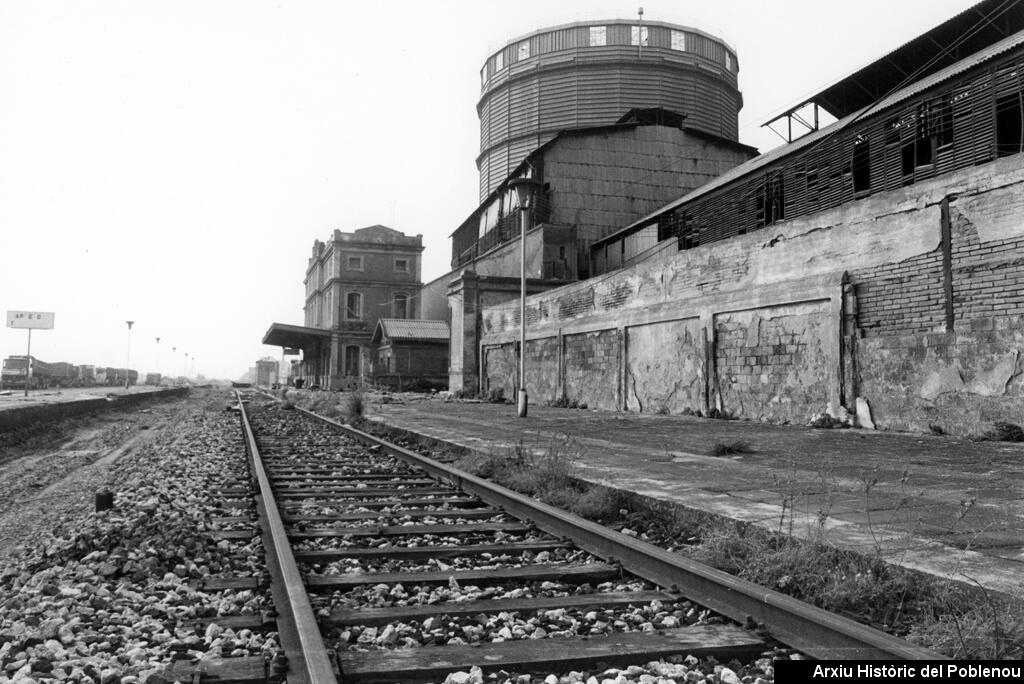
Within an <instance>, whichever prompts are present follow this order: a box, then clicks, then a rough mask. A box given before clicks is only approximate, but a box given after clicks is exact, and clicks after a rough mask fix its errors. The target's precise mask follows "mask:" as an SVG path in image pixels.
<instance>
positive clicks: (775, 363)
mask: <svg viewBox="0 0 1024 684" xmlns="http://www.w3.org/2000/svg"><path fill="white" fill-rule="evenodd" d="M943 206H948V212H947V213H946V214H944V213H943ZM944 216H948V222H945V221H944V218H943V217H944ZM844 273H846V274H848V280H849V283H850V291H849V292H847V293H846V294H843V293H842V292H841V290H842V288H841V287H840V286H838V285H836V283H838V282H839V280H838V279H837V278H836V274H839V275H840V276H841V275H842V274H844ZM837 292H839V294H837ZM787 307H795V308H792V309H788V308H787ZM808 307H810V308H808ZM527 308H528V314H527V318H528V320H529V326H528V332H529V334H530V336H531V338H535V339H541V338H552V337H555V336H557V335H561V336H562V337H563V338H564V339H565V340H568V339H569V338H570V337H573V336H587V335H589V336H592V337H593V338H594V339H598V338H599V339H601V340H602V341H601V343H600V345H603V346H602V348H603V349H606V351H604V352H602V353H603V356H602V357H601V358H603V359H605V360H606V361H607V363H605V364H604V365H601V366H600V367H599V368H598V367H595V368H594V369H593V373H594V376H593V377H594V379H593V380H592V379H590V378H589V377H587V372H589V371H585V370H584V369H587V368H589V367H590V366H589V365H588V364H591V363H592V361H593V357H594V353H593V352H594V350H593V349H592V348H590V346H588V345H586V344H575V343H574V345H573V346H572V347H571V348H570V346H569V345H568V344H566V345H565V346H564V348H563V357H564V358H563V359H562V362H561V364H562V366H561V367H562V368H563V369H564V371H563V372H564V373H565V375H564V386H565V390H566V395H567V396H568V397H569V398H571V399H576V400H577V401H581V402H586V403H588V404H589V405H591V406H601V407H607V408H618V409H627V410H643V411H658V410H662V408H663V407H664V408H667V409H668V410H669V411H672V412H678V411H683V410H685V409H687V408H691V407H693V406H694V405H695V404H696V403H697V399H696V398H697V397H698V396H700V395H701V392H702V391H704V388H705V387H708V388H710V389H711V394H710V395H708V396H705V397H703V401H704V402H708V401H709V400H710V405H711V406H713V405H714V403H715V402H714V400H715V399H718V400H720V401H721V402H722V406H721V408H723V409H726V410H732V411H736V412H738V413H741V415H742V416H744V417H748V418H751V419H759V420H770V421H784V420H789V421H797V422H803V421H804V420H806V419H807V418H809V417H810V416H813V415H816V414H818V413H820V412H822V411H824V410H825V409H826V407H827V406H828V405H829V404H831V406H832V408H834V409H838V407H839V404H840V402H839V401H838V400H841V401H842V402H843V403H844V404H845V407H846V408H847V409H848V410H850V411H854V410H855V408H856V404H857V400H858V399H859V400H860V401H861V403H862V404H863V402H864V400H866V401H867V403H868V405H870V408H871V411H872V417H873V419H874V422H875V423H876V424H877V425H878V426H879V427H880V428H883V429H916V430H927V429H928V426H929V424H935V425H940V426H942V427H943V429H945V430H947V431H950V432H960V433H964V432H973V433H977V432H980V431H983V430H984V429H987V428H986V427H985V423H991V422H992V421H995V420H1006V421H1008V422H1014V423H1024V410H1022V407H1024V401H1022V400H1024V389H1022V388H1021V383H1022V379H1021V378H1022V376H1024V360H1022V359H1024V339H1022V338H1021V335H1022V333H1020V332H1018V331H1019V330H1021V328H1022V327H1024V164H1022V158H1021V156H1020V155H1014V156H1013V157H1007V158H1005V159H1000V160H997V161H994V162H990V163H988V164H983V165H979V166H977V167H972V168H971V169H965V170H963V171H958V172H956V173H951V174H946V175H943V176H941V177H939V178H936V179H933V180H930V181H922V182H919V183H916V184H914V185H912V186H908V187H904V188H901V189H899V190H894V191H890V192H884V193H879V194H877V195H873V196H871V197H869V198H867V199H864V200H859V201H854V202H850V203H847V204H845V205H843V206H841V207H839V208H836V209H832V210H829V211H826V212H822V213H820V214H816V215H813V216H808V217H804V218H801V219H797V220H793V221H785V222H781V223H779V224H776V225H772V226H769V227H768V228H766V229H764V230H760V231H756V232H754V233H750V234H747V235H742V236H737V237H735V238H730V239H729V240H724V241H721V242H715V243H710V244H706V245H702V246H700V247H697V248H694V249H691V250H686V251H683V252H678V253H676V254H661V255H659V256H658V257H656V258H652V259H651V260H649V261H645V262H641V263H639V264H637V265H634V266H631V267H629V268H625V269H622V270H621V271H616V272H613V273H609V274H605V275H604V276H602V277H600V278H595V279H593V280H588V281H582V282H579V283H574V284H571V285H568V286H565V287H561V288H557V289H554V290H551V291H549V292H546V293H544V294H541V295H537V296H533V297H530V299H529V301H528V304H527ZM513 314H514V312H510V311H508V310H505V309H502V308H500V307H493V308H486V309H484V311H483V312H482V317H483V321H484V325H483V330H484V342H485V343H489V344H503V343H507V342H508V341H509V340H511V339H513V338H514V337H515V336H516V335H517V334H518V321H517V320H516V317H515V316H514V315H513ZM755 316H756V317H758V321H759V322H758V323H757V326H756V327H755V326H754V324H753V321H754V320H755ZM697 319H699V320H700V326H701V328H702V330H701V336H703V335H704V334H707V335H708V341H709V343H710V344H711V345H717V346H713V347H712V348H713V349H718V352H717V353H716V354H715V356H714V359H713V361H714V364H713V366H712V367H709V368H705V367H704V366H705V365H706V364H705V361H704V359H705V358H707V357H706V356H704V357H702V356H701V353H700V351H698V350H699V349H701V348H702V347H700V345H698V344H697V343H696V342H695V340H697V339H701V340H702V337H701V338H698V337H697V336H696V334H697V333H696V329H694V328H692V327H688V326H693V325H696V324H695V323H685V324H683V323H681V322H680V321H684V320H687V321H689V320H697ZM950 327H951V329H950V330H947V328H950ZM755 333H756V335H757V337H756V339H755V337H754V334H755ZM936 335H939V337H935V336H936ZM762 337H763V339H762ZM940 338H941V339H940ZM776 340H777V341H776ZM616 344H617V345H618V346H617V347H615V346H613V345H616ZM701 344H703V342H702V341H701ZM780 345H781V346H780ZM729 350H735V351H734V352H730V351H729ZM705 353H706V352H705ZM730 354H733V355H731V356H730ZM611 359H617V360H618V361H617V363H618V364H619V365H618V373H617V374H616V372H615V370H614V369H613V368H612V365H611V363H610V360H611ZM738 359H742V361H738ZM570 368H572V369H573V370H572V373H571V377H570V372H569V369H570ZM702 372H703V373H706V374H709V375H711V377H710V378H708V380H707V382H706V383H704V381H703V380H702V381H698V380H697V379H698V376H699V374H700V373H702ZM734 378H735V380H734ZM744 378H745V380H744ZM715 388H717V395H715V391H716V389H715ZM708 407H709V404H708V403H705V408H708Z"/></svg>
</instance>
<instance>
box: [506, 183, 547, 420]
mask: <svg viewBox="0 0 1024 684" xmlns="http://www.w3.org/2000/svg"><path fill="white" fill-rule="evenodd" d="M508 186H509V187H510V188H512V189H513V190H515V191H516V195H518V197H519V397H518V401H517V402H516V410H517V412H518V414H519V417H520V418H525V417H526V409H527V404H528V401H527V397H526V224H527V223H528V221H529V216H527V214H528V213H529V212H530V210H531V209H532V208H533V199H534V193H535V192H536V191H537V189H538V188H539V187H540V183H539V182H537V181H535V180H533V179H532V178H515V179H513V180H511V181H509V184H508Z"/></svg>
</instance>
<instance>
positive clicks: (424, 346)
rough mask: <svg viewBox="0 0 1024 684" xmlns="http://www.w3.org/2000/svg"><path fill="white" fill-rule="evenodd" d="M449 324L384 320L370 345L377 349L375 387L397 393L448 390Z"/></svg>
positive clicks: (378, 325) (444, 322)
mask: <svg viewBox="0 0 1024 684" xmlns="http://www.w3.org/2000/svg"><path fill="white" fill-rule="evenodd" d="M449 337H450V335H449V331H448V322H447V321H424V320H413V319H396V318H382V319H380V320H378V321H377V327H376V328H375V329H374V331H373V337H372V338H371V340H370V342H371V344H373V345H375V347H376V357H375V358H374V363H373V383H374V384H375V385H385V386H388V387H395V388H397V389H428V388H433V387H437V388H447V387H448V340H449Z"/></svg>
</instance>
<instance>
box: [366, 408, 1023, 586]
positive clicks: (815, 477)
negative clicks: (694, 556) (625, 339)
mask: <svg viewBox="0 0 1024 684" xmlns="http://www.w3.org/2000/svg"><path fill="white" fill-rule="evenodd" d="M404 396H408V395H404ZM366 413H367V415H366V417H367V418H368V419H370V420H375V421H379V422H381V423H385V424H387V425H391V426H394V427H396V428H401V429H404V430H409V431H411V432H415V433H418V434H421V435H425V436H428V437H432V438H435V439H440V440H444V441H447V442H451V443H453V444H457V445H460V446H463V447H468V448H470V449H475V450H478V451H482V452H488V453H498V454H502V453H508V451H509V450H511V449H513V448H515V447H516V445H518V444H519V443H522V444H523V445H524V446H525V447H526V448H529V449H533V450H546V449H551V448H556V449H560V450H561V451H562V452H563V453H567V454H569V455H571V456H572V457H573V458H574V459H575V469H576V474H577V475H578V476H579V477H581V478H583V479H585V480H590V481H593V482H597V483H600V484H603V485H607V486H610V487H615V488H618V489H623V490H628V491H631V492H636V493H638V494H642V495H645V496H649V497H653V498H655V499H659V500H664V501H668V502H672V503H676V504H680V505H683V506H689V507H693V508H699V509H703V510H707V511H710V512H713V513H716V514H720V515H723V516H728V517H730V518H734V519H737V520H743V521H747V522H752V523H756V524H759V525H762V526H763V527H766V528H769V529H772V530H777V529H779V527H780V525H781V526H782V527H783V528H784V529H785V530H787V531H788V530H789V529H790V528H791V529H792V533H793V534H795V535H797V536H801V537H806V538H819V537H821V538H823V539H824V540H825V541H826V542H828V543H831V544H834V545H836V546H839V547H844V548H849V549H852V550H856V551H860V552H863V553H869V554H875V553H878V554H880V555H881V556H882V557H883V558H885V559H886V560H888V561H890V562H893V563H898V564H901V565H904V566H907V567H910V568H914V569H917V570H922V571H925V572H929V573H932V574H934V575H938V576H941V577H951V578H953V579H956V580H959V581H963V582H967V583H969V584H974V583H975V582H977V583H980V584H981V585H983V586H985V587H987V588H989V589H992V590H996V591H1000V592H1004V593H1014V594H1020V592H1021V587H1022V585H1024V444H1020V443H1017V444H1011V443H997V442H972V441H969V440H964V439H958V438H952V437H945V436H931V435H912V434H901V433H887V432H874V431H869V430H834V429H833V430H829V429H813V428H807V427H795V426H776V425H762V424H757V423H749V422H741V421H720V420H705V419H700V418H693V417H688V416H663V415H654V414H637V413H613V412H604V411H588V410H579V409H557V408H549V407H543V406H531V407H530V415H529V416H528V417H527V418H525V419H520V418H518V417H516V408H515V406H510V405H502V404H484V403H461V402H451V403H445V402H443V401H442V400H440V399H436V398H435V399H424V400H413V399H408V400H405V401H404V402H402V403H389V404H379V403H376V402H374V401H373V400H372V399H370V400H369V401H368V402H367V411H366ZM737 441H742V442H745V443H747V444H748V445H749V448H750V449H751V450H752V451H751V453H742V454H734V455H731V456H713V455H711V454H712V452H713V450H714V448H715V446H716V445H717V444H727V443H732V442H737Z"/></svg>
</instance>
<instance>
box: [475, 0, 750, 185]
mask: <svg viewBox="0 0 1024 684" xmlns="http://www.w3.org/2000/svg"><path fill="white" fill-rule="evenodd" d="M641 19H642V17H641ZM738 72H739V61H738V59H737V57H736V51H735V50H734V49H732V48H731V47H730V46H729V45H727V44H726V43H725V42H724V41H722V40H721V39H719V38H716V37H714V36H712V35H709V34H707V33H705V32H703V31H700V30H698V29H695V28H692V27H689V26H680V25H677V24H669V23H665V22H649V21H648V22H643V21H641V20H622V19H615V20H605V21H587V22H577V23H573V24H565V25H561V26H554V27H549V28H543V29H540V30H538V31H534V32H533V33H530V34H528V35H525V36H520V37H518V38H516V39H514V40H512V41H509V42H508V43H507V44H506V45H504V46H503V47H502V48H501V49H500V50H498V51H496V52H495V53H493V54H491V55H490V56H489V57H488V58H487V59H486V60H485V62H484V65H483V67H482V68H481V70H480V90H481V94H480V101H479V103H478V104H477V113H478V114H479V116H480V155H479V156H478V157H477V160H476V161H477V168H478V169H479V170H480V201H481V202H483V201H484V200H485V199H487V197H488V195H490V194H491V192H493V191H494V189H495V188H497V187H498V186H499V185H500V184H501V183H503V182H504V181H505V179H506V178H507V177H508V176H509V174H511V173H512V171H513V170H514V169H515V168H516V167H517V166H519V164H520V163H521V162H522V161H523V159H525V158H526V156H527V155H528V154H530V153H531V152H532V151H533V150H535V149H537V148H538V147H540V146H541V145H543V144H544V143H546V142H547V141H549V140H551V139H552V138H553V137H555V136H556V135H558V134H559V133H561V132H562V131H567V130H575V129H580V128H589V127H592V126H607V125H610V124H613V123H615V122H617V121H619V120H620V119H621V117H622V116H623V115H624V114H625V113H626V112H627V111H629V110H631V109H655V108H660V109H666V110H669V111H673V112H678V113H679V114H681V115H682V116H683V117H684V118H685V120H686V125H687V126H688V127H690V128H693V129H694V130H698V131H702V132H704V133H707V134H709V135H712V136H716V137H720V138H724V139H726V140H732V141H734V142H735V141H736V139H737V114H738V113H739V110H740V108H741V107H742V106H743V99H742V97H741V95H740V92H739V90H738V88H737V85H736V77H737V74H738Z"/></svg>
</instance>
